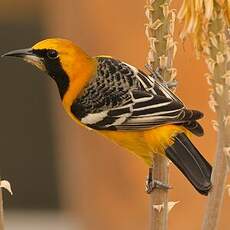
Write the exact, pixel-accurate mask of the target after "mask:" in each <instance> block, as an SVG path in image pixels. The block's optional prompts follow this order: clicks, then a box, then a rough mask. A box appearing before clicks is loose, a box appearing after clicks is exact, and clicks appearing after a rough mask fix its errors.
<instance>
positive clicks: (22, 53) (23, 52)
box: [1, 48, 34, 58]
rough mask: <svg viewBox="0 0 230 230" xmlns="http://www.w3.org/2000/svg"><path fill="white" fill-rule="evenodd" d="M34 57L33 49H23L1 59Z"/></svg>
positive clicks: (7, 54)
mask: <svg viewBox="0 0 230 230" xmlns="http://www.w3.org/2000/svg"><path fill="white" fill-rule="evenodd" d="M31 55H34V53H33V50H32V49H31V48H28V49H21V50H13V51H10V52H8V53H5V54H3V55H1V57H21V58H24V57H25V56H31Z"/></svg>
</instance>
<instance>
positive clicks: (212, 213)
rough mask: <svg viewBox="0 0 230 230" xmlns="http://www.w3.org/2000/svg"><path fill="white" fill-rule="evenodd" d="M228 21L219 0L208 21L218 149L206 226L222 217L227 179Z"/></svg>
mask: <svg viewBox="0 0 230 230" xmlns="http://www.w3.org/2000/svg"><path fill="white" fill-rule="evenodd" d="M226 28H227V26H226V22H225V17H224V12H223V9H222V8H221V7H220V6H219V5H217V4H215V7H214V12H213V15H212V18H211V19H210V22H209V25H208V45H207V46H204V48H205V51H206V52H205V54H206V57H207V58H206V62H207V64H208V67H209V72H210V77H211V78H210V80H211V81H210V82H211V85H212V88H213V91H212V94H211V97H210V102H211V103H209V104H213V105H214V110H215V111H216V113H217V121H216V122H215V129H216V130H217V134H218V139H217V143H218V144H217V152H216V159H215V165H214V170H213V174H212V183H213V187H212V190H211V191H210V194H209V197H208V204H207V208H206V212H205V217H204V222H203V230H214V229H216V228H217V224H218V220H219V217H220V212H221V207H222V203H223V196H224V192H225V184H226V179H227V172H228V168H227V157H228V155H227V154H228V152H229V151H228V149H229V146H230V127H229V125H230V124H229V116H230V110H229V103H230V84H229V82H228V80H229V77H230V59H229V58H230V47H229V44H228V40H227V37H226Z"/></svg>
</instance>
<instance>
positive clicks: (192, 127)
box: [184, 121, 204, 137]
mask: <svg viewBox="0 0 230 230" xmlns="http://www.w3.org/2000/svg"><path fill="white" fill-rule="evenodd" d="M184 127H185V128H186V129H188V130H189V131H190V132H192V133H193V134H194V135H196V136H198V137H200V136H203V135H204V130H203V128H202V127H201V125H200V124H199V123H198V122H197V121H188V122H186V123H184Z"/></svg>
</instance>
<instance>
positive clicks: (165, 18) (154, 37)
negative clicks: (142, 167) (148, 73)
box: [145, 0, 176, 230]
mask: <svg viewBox="0 0 230 230" xmlns="http://www.w3.org/2000/svg"><path fill="white" fill-rule="evenodd" d="M169 5H170V0H147V5H146V11H145V13H146V16H147V18H148V23H147V24H146V36H147V39H148V41H149V46H150V50H149V53H148V57H147V61H148V64H149V65H150V66H151V67H152V69H153V70H156V69H157V68H160V71H161V75H162V78H163V80H165V81H167V82H168V81H173V80H174V78H175V75H176V70H175V69H174V68H172V64H173V59H174V56H175V53H176V45H175V42H174V41H173V33H174V23H175V13H174V11H172V10H171V11H170V10H169ZM153 162H154V163H153V168H152V177H153V180H158V181H161V182H162V183H164V184H168V160H167V159H166V158H165V157H163V156H161V155H159V154H157V155H154V159H153ZM150 196H151V199H150V200H151V223H150V226H151V227H150V229H151V230H166V229H167V222H168V191H165V190H162V189H154V190H153V192H152V193H151V195H150ZM159 207H160V208H159Z"/></svg>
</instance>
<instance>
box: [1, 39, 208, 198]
mask: <svg viewBox="0 0 230 230" xmlns="http://www.w3.org/2000/svg"><path fill="white" fill-rule="evenodd" d="M6 56H7V57H18V58H22V59H23V60H24V61H26V62H28V63H30V64H32V65H35V66H36V67H37V68H39V69H40V70H42V71H43V72H46V73H47V74H48V75H49V76H50V77H51V78H52V79H53V80H54V81H55V82H56V84H57V88H58V90H59V94H60V98H61V101H62V104H63V107H64V109H65V111H66V112H67V114H68V115H69V116H70V117H71V118H72V119H73V120H74V121H75V122H76V123H77V124H79V125H81V126H84V127H86V128H88V129H90V130H95V132H96V133H98V134H101V135H102V136H104V137H106V138H108V139H110V140H112V141H113V142H115V143H117V144H118V145H120V146H121V147H123V148H125V149H127V150H128V151H129V152H131V153H134V154H135V155H137V156H138V157H140V158H141V159H143V160H144V161H145V162H146V164H147V165H148V166H149V167H150V168H151V167H152V165H153V164H154V160H153V159H154V155H155V154H161V155H163V156H165V157H167V158H168V159H169V160H170V161H171V162H173V163H174V165H175V166H176V167H177V168H178V169H179V170H180V171H181V172H182V174H183V175H184V176H185V177H186V178H187V180H188V181H189V182H190V183H191V184H192V185H193V187H194V188H195V189H196V190H197V191H198V192H199V193H200V194H202V195H208V193H209V191H210V189H211V187H212V183H211V173H212V166H211V165H210V164H209V162H208V161H207V160H206V159H205V158H204V157H203V156H202V155H201V153H200V152H199V150H198V149H197V148H196V147H195V146H194V145H193V143H192V142H191V140H190V138H191V136H192V135H196V136H202V135H203V133H204V131H203V128H202V126H201V125H200V124H199V123H198V121H197V120H199V119H200V118H202V117H203V113H202V112H200V111H198V110H190V109H187V107H186V106H185V104H184V103H183V102H182V101H181V100H180V99H179V98H178V97H177V96H176V95H175V94H174V93H173V92H172V91H171V90H170V87H168V85H167V83H165V82H163V81H161V80H160V79H159V78H157V77H154V74H153V75H152V74H146V73H145V72H144V71H141V70H140V69H138V68H136V67H134V66H132V65H130V64H127V63H125V62H123V61H121V60H119V59H115V58H113V57H111V56H94V57H92V56H90V55H88V54H87V53H86V52H85V51H83V50H82V49H81V48H80V47H79V46H78V45H76V44H75V43H73V42H72V41H70V40H67V39H62V38H48V39H45V40H42V41H40V42H38V43H36V44H35V45H33V46H32V47H31V48H26V49H20V50H13V51H10V52H7V53H5V54H3V55H2V57H6ZM157 184H158V185H160V182H159V183H157V181H156V183H155V186H154V183H153V182H152V181H151V179H150V178H149V180H148V185H147V192H149V193H150V192H151V191H152V190H153V189H154V187H156V185H157ZM162 187H167V185H165V186H164V185H162Z"/></svg>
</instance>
